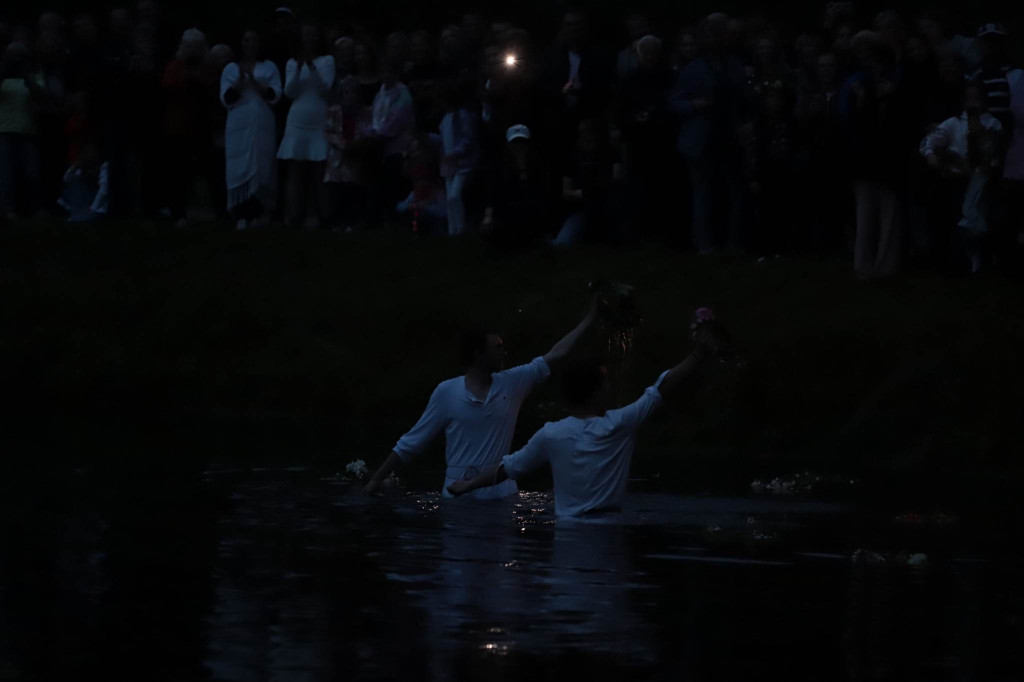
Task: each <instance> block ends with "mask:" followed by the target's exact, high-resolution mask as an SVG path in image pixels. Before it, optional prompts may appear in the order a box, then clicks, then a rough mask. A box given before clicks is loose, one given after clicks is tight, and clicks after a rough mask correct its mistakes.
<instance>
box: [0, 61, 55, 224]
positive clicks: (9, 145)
mask: <svg viewBox="0 0 1024 682" xmlns="http://www.w3.org/2000/svg"><path fill="white" fill-rule="evenodd" d="M43 85H44V84H43V78H42V75H41V74H39V73H33V70H32V53H31V51H30V50H29V48H28V47H27V46H26V45H24V44H23V43H20V42H13V43H11V44H10V45H8V46H7V49H6V50H5V51H4V55H3V60H2V61H0V219H3V218H7V219H10V218H12V217H14V213H15V201H14V200H15V197H16V196H20V197H23V203H24V206H23V208H24V209H25V212H26V213H29V214H31V213H32V212H34V211H35V210H36V209H38V208H39V190H40V177H39V144H38V135H39V129H38V126H37V123H36V113H37V111H38V109H39V108H40V107H42V106H45V103H46V92H45V90H44V87H43Z"/></svg>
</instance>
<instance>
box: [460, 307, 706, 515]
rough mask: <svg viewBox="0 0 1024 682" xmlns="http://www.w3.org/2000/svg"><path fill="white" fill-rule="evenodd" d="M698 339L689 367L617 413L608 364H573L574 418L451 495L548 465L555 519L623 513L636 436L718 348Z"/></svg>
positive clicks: (568, 394) (566, 390)
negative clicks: (613, 402) (550, 475)
mask: <svg viewBox="0 0 1024 682" xmlns="http://www.w3.org/2000/svg"><path fill="white" fill-rule="evenodd" d="M693 336H694V340H695V341H696V347H695V348H694V350H693V352H692V353H691V354H690V355H689V356H688V357H687V358H686V359H685V360H683V362H681V363H680V364H678V365H676V366H675V367H673V368H672V369H670V370H667V371H665V372H663V373H662V374H661V376H660V377H658V380H657V381H656V382H655V383H654V385H653V386H651V387H649V388H648V389H647V390H645V391H644V394H643V395H642V396H640V398H639V399H638V400H636V401H635V402H633V403H631V404H630V405H627V406H625V407H622V408H619V409H615V410H613V409H609V408H608V404H609V401H610V398H611V392H610V390H609V383H608V376H607V370H606V368H605V366H604V364H603V363H602V362H601V361H598V360H586V361H579V362H576V363H574V364H573V365H572V366H571V367H569V368H568V369H566V371H565V374H564V375H563V378H562V389H563V394H564V397H565V400H566V402H567V403H568V405H569V407H570V409H571V410H572V416H570V417H566V418H565V419H562V420H561V421H557V422H549V423H547V424H545V425H544V426H543V427H542V428H541V429H540V431H538V432H537V433H536V434H534V436H533V437H532V438H531V439H530V441H529V442H528V443H527V444H526V445H525V446H524V447H523V448H522V449H521V450H519V451H518V452H515V453H513V454H511V455H506V456H505V457H504V458H502V461H501V462H500V463H497V464H495V465H494V466H491V467H490V468H489V469H487V470H486V471H484V472H482V473H481V474H480V475H479V476H477V477H476V478H474V479H472V480H461V481H455V482H454V483H451V484H449V485H448V492H449V493H451V494H452V495H455V496H459V495H464V494H466V493H469V492H473V491H477V490H480V489H483V490H487V489H489V487H490V486H496V485H504V484H505V481H507V480H513V481H515V480H518V479H519V478H521V477H522V476H524V475H526V474H528V473H530V472H532V471H534V470H536V469H539V468H541V467H542V466H544V465H545V464H548V465H550V466H551V473H552V475H553V477H554V484H555V515H556V516H583V515H586V514H594V513H602V512H615V511H620V509H621V505H622V498H623V497H624V496H625V494H626V480H627V478H628V476H629V465H630V460H631V459H632V458H633V448H634V445H635V443H636V432H637V429H639V428H640V426H641V424H643V423H644V422H645V421H647V419H648V418H649V417H650V416H651V414H652V413H653V412H654V410H655V409H656V408H657V407H658V406H659V405H661V403H662V401H663V400H664V399H665V398H668V397H669V396H671V395H672V394H673V393H674V392H676V391H678V390H679V389H680V387H682V386H683V385H685V384H686V383H687V380H688V379H690V378H691V377H692V375H693V374H694V372H695V371H696V370H697V369H698V367H699V366H700V365H701V364H702V363H703V362H704V361H705V358H707V357H708V356H710V355H712V354H714V353H715V352H716V348H717V346H718V343H719V342H718V341H717V338H716V336H717V335H716V334H715V333H713V332H712V331H711V329H710V327H708V326H700V327H697V329H696V330H695V331H694V335H693Z"/></svg>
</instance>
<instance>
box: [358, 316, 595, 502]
mask: <svg viewBox="0 0 1024 682" xmlns="http://www.w3.org/2000/svg"><path fill="white" fill-rule="evenodd" d="M597 306H598V302H597V299H596V297H595V298H594V299H593V300H592V301H591V306H590V311H589V312H588V313H587V315H586V317H584V318H583V321H582V322H580V323H579V324H578V325H577V326H576V328H575V329H573V330H572V331H571V332H569V333H568V334H567V335H566V336H565V337H564V338H563V339H562V340H561V341H559V342H558V343H556V344H555V345H554V346H552V348H551V350H549V351H548V352H547V353H546V354H545V355H544V356H542V357H537V358H534V359H533V360H532V361H530V362H529V363H527V364H525V365H520V366H519V367H513V368H512V369H507V370H506V369H504V366H505V356H506V355H507V353H506V352H505V346H504V344H503V342H502V340H501V337H500V336H499V335H497V334H495V333H485V332H482V331H474V332H469V333H467V334H466V336H465V338H464V339H463V346H462V355H463V358H462V359H463V361H464V362H465V363H466V368H467V369H466V374H465V375H464V376H460V377H456V378H454V379H449V380H447V381H442V382H441V383H440V384H438V386H437V388H436V389H434V392H433V393H432V394H431V396H430V401H429V402H428V403H427V408H426V410H424V412H423V416H421V417H420V419H419V421H418V422H416V425H415V426H413V427H412V430H410V431H409V432H408V433H406V434H405V435H404V436H402V437H401V439H399V441H398V443H397V444H396V445H395V447H394V449H393V450H392V451H391V454H390V455H389V456H388V458H387V460H386V461H385V462H384V463H383V464H382V465H381V467H380V468H379V469H378V470H377V472H376V473H375V474H374V475H373V478H371V479H370V481H369V483H367V485H366V487H365V488H364V489H363V490H364V492H365V493H367V494H373V493H375V492H376V491H377V490H378V489H380V486H381V483H382V482H383V481H384V479H386V478H387V477H388V476H389V475H390V474H391V472H392V471H393V470H394V469H395V468H396V467H397V466H398V465H399V464H401V463H408V462H409V461H411V460H412V458H413V457H415V456H416V455H418V454H419V453H421V452H423V450H424V449H426V447H427V445H429V444H430V442H431V441H432V440H433V439H434V438H435V437H436V436H437V434H439V433H440V432H441V431H444V433H445V461H446V463H447V472H446V473H445V482H444V488H442V493H443V494H444V495H445V496H446V497H447V496H448V493H447V492H446V489H447V488H448V486H450V485H452V484H453V483H455V482H456V481H458V480H460V479H466V478H473V477H475V476H477V475H478V474H479V473H480V472H481V471H483V470H484V469H485V468H486V467H488V466H490V465H493V464H495V463H498V462H500V460H501V457H502V456H503V455H506V454H508V452H509V448H510V446H511V444H512V432H513V431H514V430H515V427H516V419H517V418H518V416H519V408H520V407H521V406H522V404H523V401H524V400H525V399H526V396H528V395H529V394H530V391H532V390H533V387H534V386H536V385H537V384H539V383H542V382H543V381H544V380H545V379H547V378H548V376H549V375H550V374H551V368H552V367H553V366H557V365H558V364H560V363H562V362H563V361H564V360H565V358H566V357H567V356H568V355H569V352H570V351H571V350H572V348H573V346H575V345H576V342H577V341H578V340H579V339H580V337H582V336H583V334H584V333H585V332H586V331H587V329H589V328H590V327H591V326H592V325H593V324H594V322H595V321H596V319H597V310H598V308H597ZM516 492H518V488H517V487H516V484H515V482H514V481H507V482H504V483H502V484H501V485H495V486H494V487H491V488H488V489H487V490H481V491H480V492H479V493H477V494H474V497H475V498H479V499H498V498H503V497H508V496H509V495H514V494H515V493H516Z"/></svg>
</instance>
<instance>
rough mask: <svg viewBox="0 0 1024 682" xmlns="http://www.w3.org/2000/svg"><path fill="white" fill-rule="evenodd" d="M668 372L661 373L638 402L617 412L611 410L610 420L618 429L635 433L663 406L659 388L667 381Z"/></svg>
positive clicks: (609, 412)
mask: <svg viewBox="0 0 1024 682" xmlns="http://www.w3.org/2000/svg"><path fill="white" fill-rule="evenodd" d="M667 374H668V370H665V371H664V372H662V373H661V376H659V377H658V380H657V381H656V382H654V385H653V386H649V387H648V388H647V389H646V390H645V391H644V394H643V395H642V396H640V398H639V399H638V400H636V401H635V402H633V403H630V404H629V405H626V406H625V407H621V408H619V409H617V410H609V411H608V415H607V416H608V418H609V419H610V420H611V421H612V423H613V424H614V425H615V427H616V428H623V429H627V430H629V431H634V430H636V429H637V428H639V427H640V425H641V424H643V423H644V422H645V421H647V419H648V418H649V417H650V416H651V414H653V413H654V410H656V409H657V408H658V406H660V405H661V402H662V398H661V391H660V390H659V387H660V386H661V382H662V381H664V380H665V376H666V375H667Z"/></svg>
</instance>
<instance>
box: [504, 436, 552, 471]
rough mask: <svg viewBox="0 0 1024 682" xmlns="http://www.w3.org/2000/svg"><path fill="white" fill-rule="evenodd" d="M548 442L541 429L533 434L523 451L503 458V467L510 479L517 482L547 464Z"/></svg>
mask: <svg viewBox="0 0 1024 682" xmlns="http://www.w3.org/2000/svg"><path fill="white" fill-rule="evenodd" d="M546 440H547V439H546V437H545V435H544V429H541V430H540V431H538V432H537V433H535V434H533V437H532V438H530V441H529V442H528V443H527V444H526V445H524V446H523V447H522V449H521V450H519V451H517V452H513V453H512V454H511V455H505V456H504V457H502V458H501V465H502V466H503V467H504V468H505V473H506V474H507V475H508V477H509V478H511V479H512V480H513V481H515V480H518V479H519V478H521V477H523V476H525V475H526V474H528V473H530V472H531V471H536V470H537V469H539V468H541V467H542V466H544V465H545V464H547V463H548V453H547V448H546V447H545V441H546Z"/></svg>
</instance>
